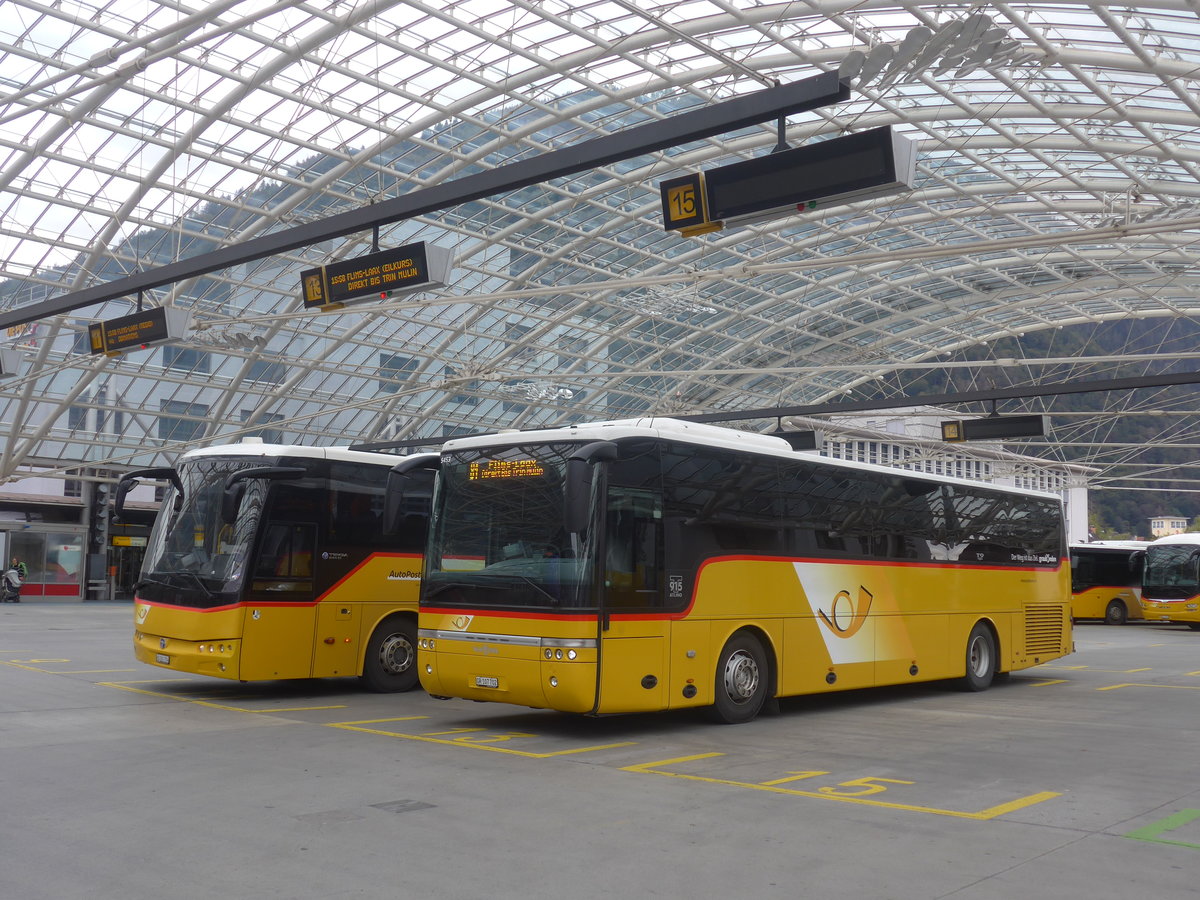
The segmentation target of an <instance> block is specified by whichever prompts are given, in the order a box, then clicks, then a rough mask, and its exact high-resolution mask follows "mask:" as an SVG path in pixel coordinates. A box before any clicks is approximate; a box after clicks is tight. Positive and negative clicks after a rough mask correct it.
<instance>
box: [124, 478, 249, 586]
mask: <svg viewBox="0 0 1200 900" xmlns="http://www.w3.org/2000/svg"><path fill="white" fill-rule="evenodd" d="M261 465H263V459H262V458H261V457H258V458H253V459H250V458H247V457H236V458H224V459H223V458H219V457H204V458H201V459H196V460H191V461H188V462H185V463H182V464H181V465H180V466H179V477H180V481H181V483H182V485H183V503H182V506H181V507H180V509H179V512H178V513H175V512H174V511H173V509H174V503H175V488H174V487H173V486H172V487H168V488H167V489H166V495H165V496H164V497H163V501H162V506H161V508H160V512H159V515H158V518H157V519H156V520H155V522H154V528H153V529H152V530H151V532H150V538H149V540H148V542H147V547H146V557H145V560H144V561H143V564H142V576H141V581H140V582H139V584H138V593H139V596H141V597H142V598H144V599H146V600H152V601H157V602H160V603H170V604H176V605H179V606H190V607H198V608H207V607H214V606H222V605H224V604H226V603H232V602H236V600H237V596H238V593H239V591H240V589H241V584H242V578H243V576H244V574H245V567H246V562H247V560H248V559H249V555H250V550H251V545H252V544H253V540H254V533H255V530H256V528H257V527H258V522H259V518H260V516H261V513H262V508H263V498H264V496H265V493H266V490H267V484H268V482H266V481H262V480H259V479H253V478H252V479H249V480H248V481H247V482H246V483H245V484H246V492H245V496H244V498H243V500H242V503H241V506H240V508H239V511H238V515H237V519H236V520H235V521H234V522H233V523H232V524H230V523H226V522H223V521H222V520H221V496H222V493H223V491H224V486H225V478H226V477H227V476H228V475H229V474H230V473H231V472H235V471H237V470H238V469H245V468H251V467H253V466H261Z"/></svg>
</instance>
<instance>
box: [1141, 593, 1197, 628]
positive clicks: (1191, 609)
mask: <svg viewBox="0 0 1200 900" xmlns="http://www.w3.org/2000/svg"><path fill="white" fill-rule="evenodd" d="M1142 606H1143V614H1144V616H1145V618H1146V619H1148V620H1150V621H1152V622H1166V623H1169V624H1172V625H1197V624H1200V597H1189V598H1188V599H1186V600H1147V599H1146V598H1145V597H1143V598H1142Z"/></svg>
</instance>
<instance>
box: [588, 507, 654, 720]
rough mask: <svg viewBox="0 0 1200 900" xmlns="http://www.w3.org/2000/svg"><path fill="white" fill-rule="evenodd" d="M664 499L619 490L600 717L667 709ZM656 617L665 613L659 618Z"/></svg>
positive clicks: (612, 510)
mask: <svg viewBox="0 0 1200 900" xmlns="http://www.w3.org/2000/svg"><path fill="white" fill-rule="evenodd" d="M662 534H663V529H662V498H661V497H660V496H659V495H658V494H656V493H654V492H652V491H643V490H634V489H630V488H621V487H615V488H612V489H611V491H610V493H609V503H608V513H607V529H606V532H605V541H604V558H605V561H606V563H605V567H604V596H603V603H604V606H603V609H602V611H601V620H602V621H601V625H600V630H599V635H600V671H599V685H598V697H597V712H604V710H605V708H609V709H623V710H628V711H636V710H656V709H663V708H664V707H666V705H667V703H666V694H665V690H666V683H667V640H666V634H665V630H664V629H665V625H666V620H665V619H664V618H663V617H662V615H661V612H662V609H663V576H662V568H663V538H662ZM655 613H659V614H658V615H656V614H655Z"/></svg>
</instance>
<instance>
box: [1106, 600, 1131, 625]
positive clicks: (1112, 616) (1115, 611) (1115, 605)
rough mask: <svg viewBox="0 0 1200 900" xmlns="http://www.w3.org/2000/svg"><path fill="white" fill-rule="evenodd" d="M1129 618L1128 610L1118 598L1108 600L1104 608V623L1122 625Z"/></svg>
mask: <svg viewBox="0 0 1200 900" xmlns="http://www.w3.org/2000/svg"><path fill="white" fill-rule="evenodd" d="M1128 618H1129V611H1128V610H1127V609H1125V604H1124V603H1122V602H1121V601H1120V600H1110V601H1109V602H1108V606H1107V607H1106V608H1105V610H1104V624H1105V625H1124V624H1125V620H1126V619H1128Z"/></svg>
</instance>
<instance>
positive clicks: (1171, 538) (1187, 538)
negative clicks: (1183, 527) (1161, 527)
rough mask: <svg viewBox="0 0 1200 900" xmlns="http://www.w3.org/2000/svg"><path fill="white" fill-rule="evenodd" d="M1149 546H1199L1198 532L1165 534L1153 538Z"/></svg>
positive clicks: (1199, 534) (1199, 533)
mask: <svg viewBox="0 0 1200 900" xmlns="http://www.w3.org/2000/svg"><path fill="white" fill-rule="evenodd" d="M1150 543H1151V544H1200V532H1185V533H1184V534H1166V535H1163V536H1162V537H1160V538H1155V539H1154V540H1153V541H1151V542H1150Z"/></svg>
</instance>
